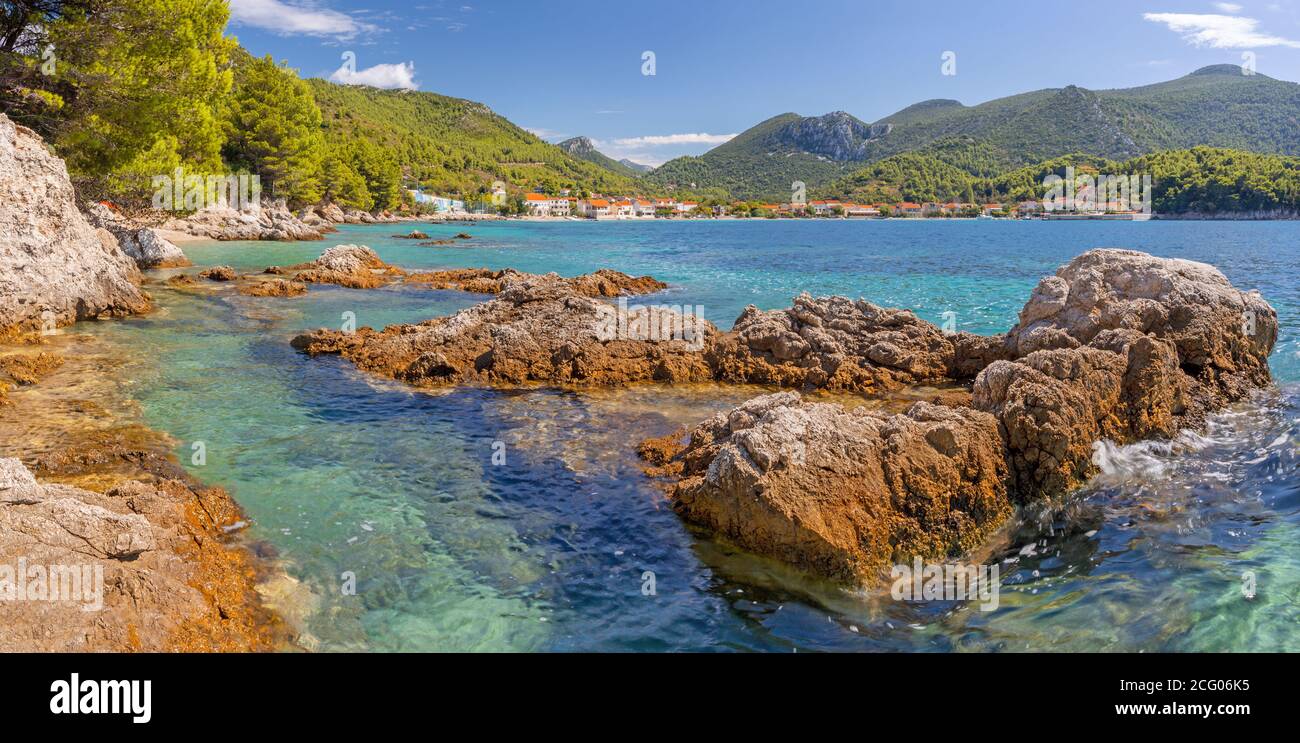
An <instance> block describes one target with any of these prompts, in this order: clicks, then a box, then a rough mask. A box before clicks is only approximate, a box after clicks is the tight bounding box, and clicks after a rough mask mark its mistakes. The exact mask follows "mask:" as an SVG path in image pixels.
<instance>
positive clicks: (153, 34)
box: [0, 0, 636, 209]
mask: <svg viewBox="0 0 1300 743" xmlns="http://www.w3.org/2000/svg"><path fill="white" fill-rule="evenodd" d="M228 16H229V8H228V6H227V4H226V3H225V2H223V1H222V0H168V2H163V0H113V2H111V3H110V2H98V1H97V0H39V1H37V0H21V1H19V2H14V3H7V4H6V10H5V13H4V14H0V110H2V111H4V112H5V113H7V114H8V115H10V116H11V117H12V118H14V119H15V120H16V121H18V122H19V123H22V124H24V125H27V126H29V127H32V128H33V129H35V130H36V131H38V132H39V133H40V134H41V135H42V136H44V137H45V138H46V140H47V141H49V142H50V143H51V144H52V145H53V146H54V147H55V149H56V151H57V152H58V153H59V154H60V155H61V156H62V157H64V159H65V160H66V161H67V163H68V168H69V171H70V173H71V175H72V176H73V179H74V182H75V183H76V184H77V186H78V188H79V190H80V191H81V193H82V196H83V197H86V198H106V197H107V198H113V199H117V200H120V201H124V202H127V203H136V204H141V205H143V204H145V203H148V202H149V200H150V199H149V197H150V194H151V193H152V191H153V190H154V188H153V185H152V181H153V179H154V177H155V176H160V175H171V174H172V173H173V172H174V171H175V169H176V168H178V167H179V168H184V169H185V171H186V173H187V174H188V175H200V176H206V175H222V174H227V173H233V172H252V173H255V174H257V175H258V176H259V177H260V178H261V179H262V185H263V191H264V193H266V194H267V195H269V196H271V197H276V198H285V199H286V200H287V201H288V202H289V204H290V205H291V206H301V205H304V204H311V203H315V202H317V201H319V200H321V199H322V198H324V199H329V200H332V201H335V202H337V203H340V204H342V205H344V206H349V207H357V208H364V209H392V208H396V207H398V206H399V205H401V203H402V201H403V199H404V198H406V197H405V195H404V187H410V186H416V185H418V186H420V187H423V188H425V189H427V190H429V191H433V192H437V193H455V194H460V195H462V196H466V197H470V198H474V197H475V196H477V195H478V194H483V193H487V192H489V191H490V190H491V189H492V187H493V184H494V183H496V182H498V181H499V182H502V183H503V184H505V187H506V189H507V190H508V191H511V192H514V193H515V194H519V193H522V192H523V191H524V190H528V189H540V190H547V191H552V192H554V191H557V190H558V189H560V188H572V189H575V190H577V191H579V192H581V191H609V192H623V191H635V190H636V182H635V181H634V180H633V178H631V177H629V175H627V174H626V173H625V172H623V171H626V170H628V169H627V168H626V167H625V166H622V165H619V164H618V163H614V165H615V166H617V167H616V168H615V170H617V171H618V172H614V171H611V170H607V169H605V168H602V167H600V166H599V165H596V164H593V163H589V162H585V161H583V160H580V159H577V158H574V157H571V156H570V155H568V154H567V153H565V152H564V151H562V150H561V149H559V148H558V147H556V146H554V145H551V144H547V143H546V142H543V141H541V140H540V139H538V138H537V137H535V136H534V135H532V134H530V133H528V132H526V131H524V130H523V129H520V128H519V127H517V126H515V125H514V124H512V123H510V122H509V121H507V120H506V119H505V118H503V117H501V116H498V115H497V114H495V113H493V112H492V111H491V110H489V109H488V108H487V107H486V106H484V105H483V104H481V103H475V102H473V101H466V100H460V99H456V98H448V97H446V96H440V95H436V94H433V93H420V92H411V91H387V90H376V89H373V88H365V87H359V86H342V85H335V84H333V83H329V82H326V81H323V80H306V81H304V80H302V79H300V78H299V77H298V75H297V74H296V73H295V72H294V71H293V70H291V69H289V68H287V67H284V66H282V65H277V64H276V63H275V62H274V61H273V60H272V59H271V58H269V57H268V58H265V59H255V58H253V57H251V56H250V55H249V54H248V53H247V52H245V51H244V50H243V49H241V48H240V47H239V46H238V44H237V43H236V42H235V40H234V39H232V38H229V37H226V36H225V35H224V30H225V26H226V22H227V20H228ZM50 45H53V49H55V50H57V52H56V53H54V54H53V61H52V63H50V64H46V59H45V57H46V56H47V54H46V50H47V49H49V48H50Z"/></svg>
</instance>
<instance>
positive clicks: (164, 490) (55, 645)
mask: <svg viewBox="0 0 1300 743" xmlns="http://www.w3.org/2000/svg"><path fill="white" fill-rule="evenodd" d="M237 518H238V510H237V509H236V508H235V507H234V505H233V503H231V502H230V500H229V498H228V497H227V496H226V495H225V493H224V492H222V491H220V490H216V489H208V490H201V489H192V488H191V487H190V486H189V485H187V484H185V483H183V482H181V481H178V480H167V481H160V482H158V483H156V484H148V483H144V482H136V481H125V482H121V483H119V484H117V485H116V486H114V487H112V488H110V489H109V490H107V491H106V492H104V493H98V492H92V491H89V490H84V489H81V488H77V487H72V486H69V485H61V484H53V483H42V482H38V481H37V480H36V478H35V477H33V476H32V474H31V472H30V471H28V470H27V469H26V468H25V467H24V466H23V465H22V464H21V462H19V461H18V460H17V459H0V564H5V565H17V564H19V560H21V561H22V564H23V565H25V566H26V568H27V570H28V574H29V578H28V580H27V581H26V588H27V590H28V595H27V596H26V597H24V598H23V599H22V600H6V601H0V626H3V627H4V628H5V631H4V632H3V633H0V651H4V652H13V651H24V652H33V651H42V652H50V651H58V652H87V651H101V652H102V651H118V652H123V651H150V652H161V651H191V652H192V651H206V652H211V651H231V650H235V651H240V650H244V651H246V650H267V649H270V648H271V647H272V643H273V642H274V640H275V638H274V635H273V629H272V628H273V627H274V626H275V624H274V622H273V621H272V620H271V618H270V617H269V616H268V615H266V614H265V613H264V611H263V610H261V609H260V606H259V604H258V601H257V598H256V596H255V595H254V594H253V592H252V587H251V583H250V575H251V574H252V570H251V567H250V564H249V562H248V560H247V557H246V556H245V555H244V553H242V551H239V550H234V549H232V548H231V547H229V546H228V545H226V544H225V543H224V542H225V528H226V527H229V526H230V525H231V524H233V523H235V521H236V520H237ZM33 575H44V576H45V578H46V580H44V581H43V582H42V583H43V584H44V586H45V589H44V592H42V593H40V594H32V593H31V591H32V590H34V586H36V585H37V581H35V580H34V579H33V578H32V576H33ZM53 575H57V576H58V578H57V580H50V577H51V576H53ZM74 589H75V590H74ZM35 590H40V589H39V588H36V589H35Z"/></svg>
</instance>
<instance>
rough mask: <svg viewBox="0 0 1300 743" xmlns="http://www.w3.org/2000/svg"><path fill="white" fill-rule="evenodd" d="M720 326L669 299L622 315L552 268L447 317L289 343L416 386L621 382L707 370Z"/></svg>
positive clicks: (690, 376)
mask: <svg viewBox="0 0 1300 743" xmlns="http://www.w3.org/2000/svg"><path fill="white" fill-rule="evenodd" d="M716 333H717V331H716V329H715V328H714V327H713V326H712V325H711V324H709V323H708V322H707V321H705V320H703V319H700V318H696V317H694V316H692V315H683V314H682V313H679V312H676V311H673V310H671V309H667V308H664V309H659V308H633V309H632V310H631V311H629V312H628V313H627V314H626V316H624V317H623V318H622V321H620V318H619V310H618V309H617V308H616V307H614V306H613V305H611V304H610V303H608V302H603V301H600V300H598V299H595V298H591V297H585V296H579V295H577V294H574V292H573V286H572V284H571V280H568V279H562V278H560V277H558V276H555V275H548V276H533V277H527V278H523V279H521V280H512V281H510V282H508V283H507V284H506V285H505V288H504V289H503V291H502V292H501V293H500V295H499V296H497V297H496V298H494V299H492V300H490V301H488V302H484V303H483V304H480V305H476V306H474V307H471V308H469V309H465V310H462V311H460V312H457V313H456V314H454V315H451V316H450V317H444V318H437V319H434V320H429V321H427V322H424V323H421V324H419V325H397V326H393V327H389V328H387V329H385V330H384V331H382V332H377V331H374V330H371V329H369V328H363V329H361V330H358V331H357V332H356V333H343V332H339V331H329V330H318V331H316V332H314V333H311V334H308V335H302V336H299V337H297V338H295V339H294V340H293V345H294V347H295V348H298V349H299V350H303V351H306V352H307V353H309V354H311V355H313V356H314V355H318V354H340V355H342V356H343V357H344V358H347V359H349V360H350V361H352V362H353V363H355V364H356V365H357V366H359V367H361V368H362V369H365V370H367V371H371V372H375V373H378V374H382V375H384V376H388V377H391V378H394V379H398V380H401V381H404V382H408V383H410V384H413V385H417V386H438V385H447V384H456V383H463V382H475V383H484V384H508V385H516V384H522V383H527V382H545V383H551V384H565V385H567V384H584V385H615V384H625V383H629V382H643V381H647V382H648V381H665V382H684V381H703V380H707V379H709V378H710V377H711V371H710V369H709V367H708V366H707V364H705V363H704V359H703V354H702V352H701V351H702V348H703V347H704V345H705V344H707V343H708V342H710V341H711V339H712V338H713V337H714V336H715V335H716Z"/></svg>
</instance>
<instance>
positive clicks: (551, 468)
mask: <svg viewBox="0 0 1300 743" xmlns="http://www.w3.org/2000/svg"><path fill="white" fill-rule="evenodd" d="M411 228H412V226H411V225H387V226H384V225H374V226H350V227H345V228H344V229H343V230H342V231H341V232H340V233H338V234H336V235H332V236H331V239H330V240H328V241H326V242H324V243H320V242H317V243H275V244H273V243H202V244H193V245H188V246H186V252H187V253H188V255H189V256H190V257H191V259H192V260H193V261H194V262H195V264H196V265H198V266H208V265H217V264H230V265H234V266H236V267H238V268H241V269H244V270H254V269H257V270H260V269H261V268H264V267H266V266H268V265H276V264H278V265H287V264H292V263H297V262H301V261H305V260H310V259H312V258H314V257H315V256H316V255H318V254H319V253H320V251H321V250H323V249H324V248H325V247H328V246H330V245H333V244H339V243H360V244H366V245H369V246H371V247H372V248H374V249H376V250H377V251H378V252H379V254H380V255H381V256H382V257H383V258H384V259H385V260H387V261H388V262H390V263H394V264H397V265H401V266H405V267H411V268H417V267H429V268H434V267H471V266H486V267H491V268H506V267H511V268H516V269H519V270H523V271H531V272H545V271H556V272H559V273H561V274H564V275H575V274H578V273H584V272H587V271H592V270H595V269H598V268H604V267H608V268H614V269H618V270H621V271H625V272H627V273H632V274H651V275H654V276H655V277H657V278H660V279H662V280H665V281H668V282H669V283H670V284H671V285H672V288H670V289H669V290H667V291H666V292H664V293H662V294H660V295H656V296H655V297H653V298H649V299H647V300H646V301H649V302H653V303H669V304H678V303H680V304H699V305H703V306H704V311H705V315H706V316H707V317H708V318H709V319H710V320H712V321H714V322H715V323H717V324H718V325H720V326H722V327H729V326H730V325H731V322H732V321H733V320H734V319H735V317H736V316H737V315H738V314H739V313H740V311H741V309H742V308H743V307H744V306H745V305H746V304H751V303H752V304H756V305H758V306H760V307H764V308H774V307H785V306H788V305H789V303H790V298H791V297H792V296H794V295H795V294H797V293H798V292H800V291H805V290H806V291H810V292H812V293H814V294H830V293H839V294H848V295H852V296H855V297H856V296H862V297H866V298H868V299H870V300H872V301H874V302H876V303H878V304H882V305H891V306H901V307H909V308H912V309H914V310H915V311H916V312H917V313H918V314H919V315H921V316H922V317H925V318H926V319H929V320H932V321H936V322H939V321H941V320H942V318H943V315H944V313H945V312H949V311H951V312H955V313H956V316H957V323H958V327H959V329H963V330H971V331H974V332H981V333H990V332H997V331H1002V330H1005V329H1007V328H1008V327H1010V326H1011V325H1012V324H1013V323H1014V322H1015V316H1016V313H1017V312H1018V310H1019V308H1020V307H1021V305H1022V304H1023V303H1024V301H1025V299H1026V298H1027V296H1028V293H1029V291H1030V290H1031V289H1032V288H1033V286H1034V284H1035V283H1036V282H1037V280H1038V279H1039V278H1040V277H1041V276H1043V275H1045V274H1048V273H1050V272H1052V271H1054V270H1055V269H1056V267H1058V266H1059V265H1061V264H1062V263H1064V262H1066V261H1068V260H1069V259H1070V258H1071V257H1073V256H1074V255H1076V254H1078V253H1079V252H1082V251H1084V250H1087V249H1089V248H1093V247H1102V246H1118V247H1130V248H1136V249H1140V250H1145V251H1148V252H1151V253H1154V254H1157V255H1163V256H1171V257H1183V258H1191V259H1195V260H1203V261H1207V262H1210V263H1213V264H1214V265H1216V266H1218V267H1219V268H1220V269H1221V270H1223V271H1224V273H1225V274H1227V275H1228V277H1229V278H1230V279H1232V281H1233V282H1234V283H1235V284H1236V285H1237V286H1238V287H1242V288H1258V289H1260V290H1261V291H1262V292H1263V293H1264V295H1265V297H1266V298H1267V299H1268V300H1269V301H1270V302H1271V303H1272V304H1273V305H1274V306H1275V307H1276V308H1277V309H1278V311H1279V313H1280V315H1281V319H1282V326H1283V333H1282V339H1281V341H1280V342H1279V346H1278V350H1277V353H1276V354H1275V356H1274V358H1273V360H1272V364H1273V369H1274V372H1275V376H1276V377H1277V378H1278V379H1279V381H1280V382H1281V384H1282V386H1281V387H1280V388H1279V389H1278V390H1274V391H1272V392H1271V393H1270V394H1269V395H1267V396H1265V397H1263V398H1261V400H1260V401H1259V402H1258V403H1256V404H1253V405H1248V406H1243V407H1242V408H1241V409H1239V410H1234V411H1231V412H1230V413H1228V414H1225V415H1223V416H1220V417H1219V418H1216V421H1215V423H1214V426H1213V427H1212V429H1211V431H1210V432H1209V433H1208V434H1207V435H1206V436H1203V437H1196V438H1189V439H1188V440H1185V441H1180V442H1178V443H1176V444H1175V445H1171V446H1165V447H1163V448H1162V447H1154V446H1146V447H1130V448H1128V449H1124V450H1120V451H1114V452H1110V454H1109V456H1108V460H1107V462H1108V465H1107V474H1105V475H1104V476H1103V477H1101V478H1099V479H1098V481H1097V482H1095V483H1094V484H1093V485H1092V486H1090V487H1089V488H1088V489H1086V490H1085V491H1084V492H1081V493H1077V494H1075V495H1074V496H1072V497H1071V498H1069V499H1068V500H1067V501H1066V502H1063V503H1060V504H1053V505H1052V506H1051V507H1044V508H1041V509H1036V510H1035V512H1033V513H1026V514H1024V517H1023V518H1022V519H1021V520H1020V521H1019V522H1018V523H1017V524H1016V525H1014V526H1013V527H1012V528H1011V529H1009V530H1008V534H1007V538H1006V540H1005V542H1003V543H999V544H997V545H995V547H994V553H993V554H991V555H990V556H989V560H990V562H993V561H996V562H997V563H998V564H999V565H1000V567H1001V578H1002V586H1003V587H1002V594H1001V606H1000V607H999V609H998V610H996V611H992V612H980V611H978V610H976V609H975V608H974V607H973V606H971V605H964V604H955V603H948V604H942V603H941V604H925V605H919V604H904V603H899V602H894V601H892V600H890V598H889V597H888V595H887V594H886V595H884V596H881V595H878V594H867V595H864V594H857V593H850V592H847V591H844V590H843V589H841V588H839V587H836V586H833V585H827V584H824V583H821V582H818V581H815V580H812V579H810V578H808V577H807V576H802V575H799V574H797V573H794V572H792V571H789V570H787V569H785V568H783V567H782V566H780V565H777V564H774V563H772V562H770V561H766V560H762V559H759V558H755V557H752V556H749V555H746V554H744V553H741V552H738V551H737V550H734V549H732V548H730V547H729V546H727V545H725V544H720V543H717V542H715V541H713V540H711V539H710V538H708V536H707V535H703V534H698V533H695V532H693V531H692V530H691V529H689V528H688V527H686V526H685V525H683V524H682V523H681V521H680V520H679V519H678V518H677V517H676V516H675V515H674V514H673V513H672V511H671V509H670V508H668V507H667V504H666V503H665V502H664V499H663V496H662V495H661V494H660V492H659V491H658V489H657V488H656V487H655V486H654V485H653V483H651V482H649V481H648V480H647V479H646V478H645V477H644V475H643V474H642V473H641V472H640V470H639V468H638V466H637V461H636V458H635V453H634V448H635V446H636V444H637V443H638V442H639V441H641V440H642V439H644V438H647V437H649V436H656V435H661V434H665V433H668V432H669V431H671V430H673V429H674V428H676V427H677V426H678V425H681V424H684V423H692V422H696V421H698V420H700V419H702V418H703V417H705V416H707V415H708V414H709V413H710V412H711V411H713V410H718V409H725V408H727V407H730V406H731V405H734V404H736V403H737V402H739V401H741V400H743V399H746V398H747V397H748V396H751V395H753V394H757V393H758V392H760V391H757V390H735V389H731V390H725V389H717V388H690V389H674V388H667V387H638V388H634V389H631V390H614V391H607V392H596V393H590V394H586V393H574V392H561V391H553V390H527V391H492V390H478V389H462V390H454V391H448V392H444V393H440V394H427V393H418V392H413V391H411V390H408V389H405V388H403V387H401V386H400V385H397V384H394V383H390V382H386V381H383V380H378V379H375V378H370V377H367V376H365V375H362V374H360V373H358V372H357V371H356V370H355V369H353V368H352V367H351V366H350V365H349V364H347V363H345V362H342V361H340V360H338V359H333V358H322V359H316V360H311V359H307V358H305V357H303V356H301V355H299V354H297V353H295V352H294V351H293V350H292V349H291V348H290V347H289V345H288V341H289V339H290V338H292V336H293V335H294V334H296V333H297V332H300V331H302V330H304V329H309V328H314V327H320V326H330V327H338V326H339V325H341V323H342V320H343V317H344V315H345V313H349V312H350V313H355V315H356V318H357V323H358V325H371V326H375V327H382V326H384V325H386V324H390V323H394V322H406V321H416V320H423V319H427V318H429V317H434V316H437V315H442V314H447V313H450V312H454V311H456V310H457V309H460V308H463V307H466V306H469V305H471V304H473V303H474V302H477V301H480V300H481V299H482V298H481V297H473V296H469V295H465V294H462V293H459V292H445V291H444V292H439V291H428V290H425V289H420V288H416V287H390V288H386V289H381V290H373V291H357V290H348V289H342V288H338V287H312V289H311V292H310V294H309V295H308V296H306V297H301V298H294V299H266V298H248V297H241V296H239V295H237V294H235V293H234V292H233V291H232V290H231V289H230V288H228V287H221V288H205V291H204V292H203V293H199V294H195V293H187V292H177V291H173V290H170V289H165V288H161V287H155V288H153V290H152V291H153V293H154V295H155V298H156V299H157V300H158V301H159V303H160V305H161V306H162V311H160V312H159V313H156V314H154V315H150V316H147V317H143V318H138V319H133V320H129V321H124V322H117V323H109V324H104V325H100V326H94V329H93V332H95V333H97V334H99V335H101V336H102V337H103V338H104V339H105V340H106V341H108V342H110V343H112V344H116V345H118V346H120V347H121V348H124V349H130V350H132V351H133V352H134V360H133V361H132V363H131V365H130V366H129V367H128V369H127V371H126V375H127V377H128V380H127V382H128V384H129V387H130V389H131V392H132V394H133V396H134V397H135V398H136V399H138V400H139V401H140V403H141V406H142V409H143V411H144V416H145V418H146V422H147V423H149V424H150V425H152V426H154V427H156V428H159V429H161V430H164V431H167V432H169V433H171V434H172V435H174V436H175V437H176V439H177V440H178V441H179V442H181V443H180V444H179V445H178V449H177V454H178V456H180V457H181V459H182V461H183V462H189V461H190V453H191V446H192V444H193V442H198V441H201V442H203V443H204V445H205V447H206V452H207V461H206V464H204V465H202V466H192V467H191V469H192V471H193V472H194V473H195V474H196V475H197V476H199V477H202V478H204V479H206V480H208V481H211V482H214V483H219V484H222V485H225V486H227V487H229V488H230V489H231V491H232V492H233V493H234V494H235V497H236V498H237V499H238V501H239V502H240V504H241V505H242V506H243V507H244V509H245V510H246V511H247V512H248V514H249V516H250V517H251V520H252V527H251V528H250V530H249V534H250V536H251V537H252V538H253V539H255V540H258V541H259V542H260V543H262V545H263V549H264V550H265V551H266V552H267V553H268V554H274V555H277V556H278V558H279V559H280V560H281V561H282V562H283V564H284V565H285V566H286V567H287V569H288V570H289V571H290V573H291V574H293V575H294V576H295V577H296V578H298V579H299V580H301V581H302V583H303V585H304V586H306V587H307V588H308V589H309V590H310V592H311V594H312V599H311V601H310V602H309V603H308V606H309V609H310V611H309V614H308V617H307V630H308V632H309V634H310V636H311V637H312V638H314V642H316V643H318V647H319V648H320V649H322V650H459V649H465V650H584V651H585V650H735V649H748V650H779V651H790V650H792V649H798V650H937V651H952V650H973V651H982V650H1032V649H1046V648H1057V649H1075V650H1103V649H1116V650H1149V651H1154V650H1250V649H1290V650H1297V649H1300V636H1297V635H1296V634H1295V633H1294V632H1293V630H1294V628H1295V626H1296V620H1297V619H1300V599H1298V598H1297V597H1298V596H1300V546H1298V545H1300V539H1297V537H1300V533H1298V531H1300V514H1298V512H1300V496H1298V495H1297V492H1298V490H1300V489H1298V488H1297V482H1298V481H1297V479H1296V449H1295V446H1296V442H1297V440H1300V439H1297V431H1296V430H1295V429H1296V424H1297V420H1300V412H1298V411H1297V406H1298V405H1300V396H1297V394H1296V392H1297V388H1296V387H1295V386H1293V385H1292V384H1291V383H1296V382H1300V335H1297V328H1300V284H1298V282H1296V280H1295V277H1294V267H1295V266H1296V265H1297V263H1298V260H1297V259H1300V225H1297V224H1293V223H1258V224H1230V223H1190V222H1188V223H1181V222H1178V223H1162V222H1151V223H1121V222H1110V223H1107V222H1080V223H1043V222H949V221H925V222H921V221H915V222H908V221H889V222H839V221H836V222H817V223H812V222H784V221H782V222H774V221H753V222H750V221H747V222H693V223H675V222H650V223H602V224H592V223H574V222H564V223H531V222H509V223H483V224H479V225H475V226H473V227H469V228H466V227H464V226H462V225H454V226H442V225H429V226H420V229H422V230H424V231H425V232H428V233H429V234H430V236H431V237H432V238H441V237H449V236H451V235H452V234H455V233H456V232H460V231H462V230H467V231H469V232H470V233H472V234H473V235H474V239H473V240H470V241H464V242H459V243H457V244H456V245H455V246H451V247H420V246H418V245H416V244H414V243H413V242H411V241H405V240H395V239H391V238H390V237H389V236H390V235H391V234H392V233H395V232H399V231H401V232H404V231H408V230H410V229H411ZM141 351H143V353H141ZM498 452H499V453H503V454H504V456H505V462H504V463H494V460H493V454H494V453H498ZM1247 571H1250V572H1251V573H1252V574H1253V578H1254V581H1255V583H1256V586H1257V588H1256V594H1255V595H1254V597H1253V598H1250V599H1247V598H1245V597H1244V596H1243V595H1242V591H1241V585H1242V582H1243V579H1242V577H1241V576H1242V574H1243V573H1245V572H1247ZM649 573H652V574H653V580H654V589H655V590H654V591H653V593H651V594H650V595H647V593H646V591H643V588H644V587H645V586H646V585H647V582H648V578H649V577H650V576H649ZM353 580H354V581H355V588H356V590H355V592H351V591H347V590H345V588H346V586H347V585H350V584H351V582H352V581H353Z"/></svg>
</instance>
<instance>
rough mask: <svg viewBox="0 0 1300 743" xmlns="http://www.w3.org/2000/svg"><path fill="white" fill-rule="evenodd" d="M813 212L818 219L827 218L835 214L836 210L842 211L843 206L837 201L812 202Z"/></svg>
mask: <svg viewBox="0 0 1300 743" xmlns="http://www.w3.org/2000/svg"><path fill="white" fill-rule="evenodd" d="M812 208H813V212H814V213H816V214H817V216H819V217H827V216H830V215H832V214H835V213H837V210H839V209H843V208H844V205H843V204H841V203H840V202H838V201H834V200H831V201H814V202H812Z"/></svg>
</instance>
